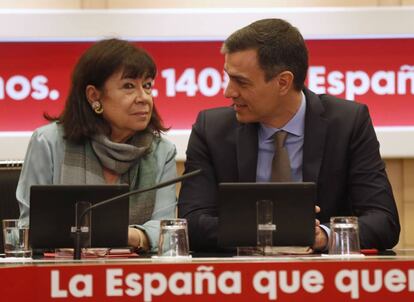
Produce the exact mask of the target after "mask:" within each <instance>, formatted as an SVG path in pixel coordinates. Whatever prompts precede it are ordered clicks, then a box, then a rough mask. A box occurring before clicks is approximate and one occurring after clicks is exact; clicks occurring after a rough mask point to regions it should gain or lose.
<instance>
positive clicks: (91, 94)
mask: <svg viewBox="0 0 414 302" xmlns="http://www.w3.org/2000/svg"><path fill="white" fill-rule="evenodd" d="M85 94H86V98H87V100H88V102H89V104H90V105H92V103H93V102H99V100H100V98H101V93H100V92H99V90H98V89H97V88H96V87H95V86H93V85H88V86H86V89H85Z"/></svg>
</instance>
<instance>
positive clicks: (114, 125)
mask: <svg viewBox="0 0 414 302" xmlns="http://www.w3.org/2000/svg"><path fill="white" fill-rule="evenodd" d="M155 75H156V66H155V63H154V61H153V60H152V58H151V57H150V56H149V55H148V54H147V53H146V52H145V51H144V50H143V49H140V48H137V47H135V46H134V45H132V44H130V43H128V42H126V41H122V40H118V39H110V40H103V41H100V42H98V43H96V44H94V45H93V46H92V47H91V48H89V49H88V50H87V51H86V52H85V53H84V54H83V56H82V57H81V58H80V60H79V62H78V63H77V65H76V67H75V70H74V72H73V75H72V85H71V89H70V92H69V96H68V98H67V101H66V105H65V109H64V110H63V112H62V114H61V115H60V116H59V117H58V118H51V117H49V116H46V118H47V119H49V120H51V121H53V122H52V123H51V124H49V125H47V126H44V127H41V128H39V129H37V130H36V131H35V132H34V133H33V136H32V138H31V140H30V144H29V147H28V150H27V153H26V157H25V161H24V166H23V169H22V173H21V176H20V180H19V184H18V187H17V192H16V196H17V199H18V201H19V207H20V219H21V220H22V222H23V223H25V224H28V223H29V221H28V220H29V207H30V204H29V200H30V196H29V193H30V186H31V185H45V184H118V183H128V184H129V186H130V189H131V190H134V189H137V188H138V187H139V188H144V187H148V186H151V185H153V184H155V183H158V182H161V181H164V180H168V179H171V178H174V177H176V163H175V155H176V150H175V146H174V145H173V144H171V143H170V142H168V141H166V140H165V139H163V138H161V137H160V133H161V132H162V131H165V130H167V129H166V128H164V126H163V124H162V121H161V118H160V116H159V115H158V113H157V110H156V109H155V107H154V103H153V98H152V94H151V91H152V85H153V83H154V78H155ZM175 206H176V195H175V186H174V185H171V186H168V187H166V188H163V189H159V190H158V191H156V192H148V193H147V194H139V195H133V196H132V197H130V222H129V223H130V225H131V226H130V228H129V231H128V243H129V245H131V246H133V247H136V248H142V249H144V250H149V249H151V248H152V249H153V248H155V247H156V245H157V241H158V236H159V220H160V219H165V218H172V217H174V216H175Z"/></svg>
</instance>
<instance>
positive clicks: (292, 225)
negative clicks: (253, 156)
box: [218, 182, 316, 247]
mask: <svg viewBox="0 0 414 302" xmlns="http://www.w3.org/2000/svg"><path fill="white" fill-rule="evenodd" d="M258 200H271V201H272V203H273V223H274V224H275V228H276V230H275V231H273V245H274V246H312V245H313V242H314V238H315V202H316V184H315V183H311V182H289V183H282V182H274V183H220V184H219V206H218V210H219V213H218V214H219V230H218V245H219V246H220V247H242V246H252V247H253V246H256V245H257V217H256V216H257V215H256V202H257V201H258Z"/></svg>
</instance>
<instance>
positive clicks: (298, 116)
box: [259, 91, 306, 140]
mask: <svg viewBox="0 0 414 302" xmlns="http://www.w3.org/2000/svg"><path fill="white" fill-rule="evenodd" d="M301 96H302V97H301V104H300V107H299V109H298V111H297V112H296V113H295V115H294V116H293V117H292V118H291V119H290V120H289V122H287V123H286V125H285V126H283V127H282V128H273V127H268V126H265V125H264V124H262V123H260V128H259V138H260V139H265V140H266V139H269V138H271V137H272V136H273V134H275V133H276V132H277V131H280V130H284V131H286V132H288V133H290V134H293V135H295V136H303V135H304V132H305V113H306V98H305V94H304V93H303V92H302V91H301Z"/></svg>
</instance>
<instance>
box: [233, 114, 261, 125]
mask: <svg viewBox="0 0 414 302" xmlns="http://www.w3.org/2000/svg"><path fill="white" fill-rule="evenodd" d="M236 119H237V121H238V122H239V123H242V124H248V123H255V122H256V121H255V119H253V118H252V117H249V116H246V115H245V114H240V113H237V112H236Z"/></svg>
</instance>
